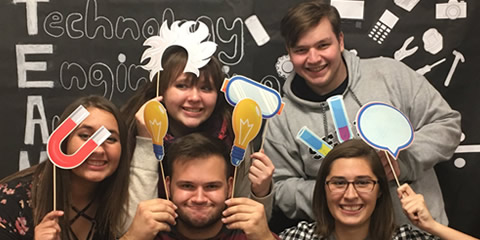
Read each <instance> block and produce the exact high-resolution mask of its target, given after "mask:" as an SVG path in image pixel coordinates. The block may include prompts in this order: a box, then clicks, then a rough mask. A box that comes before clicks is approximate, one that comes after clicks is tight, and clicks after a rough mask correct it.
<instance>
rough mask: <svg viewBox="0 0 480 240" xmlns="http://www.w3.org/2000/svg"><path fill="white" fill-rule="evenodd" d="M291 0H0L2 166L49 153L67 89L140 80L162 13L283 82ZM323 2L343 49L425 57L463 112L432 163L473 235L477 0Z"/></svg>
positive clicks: (478, 191) (221, 53)
mask: <svg viewBox="0 0 480 240" xmlns="http://www.w3.org/2000/svg"><path fill="white" fill-rule="evenodd" d="M297 2H299V0H296V1H293V0H289V1H276V0H262V1H254V0H223V1H222V0H175V1H174V0H171V1H165V0H156V1H153V0H105V1H99V0H75V1H73V0H62V1H59V0H6V1H2V2H1V3H0V62H1V64H0V73H1V75H0V106H1V109H2V110H1V114H2V118H1V120H0V121H1V126H0V129H1V131H0V132H1V136H2V139H1V140H0V143H1V144H0V151H1V153H2V156H3V157H2V159H1V161H0V177H4V176H7V175H9V174H11V173H13V172H15V171H18V170H19V169H24V168H26V167H29V166H31V165H34V164H37V163H38V162H39V160H42V159H45V158H46V153H45V144H46V142H47V138H48V136H49V134H50V133H51V132H52V128H53V127H52V126H53V125H54V123H55V122H56V121H58V115H59V114H60V113H61V111H62V110H63V108H64V107H65V106H66V105H67V104H68V103H70V102H71V101H72V100H73V99H75V98H77V97H79V96H83V95H86V94H98V95H103V96H105V97H107V98H109V99H111V100H112V101H114V102H115V103H116V104H117V105H119V106H120V105H121V104H123V103H125V101H126V100H127V99H128V98H129V97H130V96H131V95H132V93H133V92H134V91H135V90H136V89H138V88H139V86H141V85H142V84H145V82H146V81H148V72H147V71H145V70H143V69H142V68H140V67H139V66H140V65H141V63H140V62H139V59H140V56H141V54H142V53H143V51H144V50H145V47H144V46H142V44H143V41H144V40H145V39H146V38H147V37H149V36H152V35H156V34H157V33H158V29H159V26H160V25H161V24H162V22H163V21H168V22H169V23H171V22H173V21H174V20H180V19H189V20H199V21H202V22H204V23H206V24H207V25H208V26H209V28H210V31H211V33H212V34H211V36H210V40H212V41H215V42H216V43H217V44H218V46H219V48H218V50H217V53H216V56H217V57H218V58H219V59H220V61H221V62H222V64H223V65H224V71H225V72H226V73H227V74H228V75H229V76H231V75H234V74H242V75H246V76H249V77H251V78H253V79H256V80H257V81H259V82H261V83H264V84H266V85H268V86H271V87H274V88H276V89H278V90H280V88H281V85H282V84H283V82H284V79H285V76H287V75H288V74H289V73H290V72H291V71H292V69H291V65H290V64H289V62H288V58H287V57H286V52H285V49H284V47H283V42H282V39H281V37H280V33H279V22H280V19H281V17H282V16H283V14H285V12H286V10H287V9H288V8H289V7H290V6H292V5H294V4H296V3H297ZM331 2H332V4H336V6H338V8H339V9H340V10H341V14H342V18H343V27H344V28H343V30H344V32H345V35H346V37H345V38H346V39H345V44H346V48H347V49H349V50H354V51H356V52H357V54H358V55H359V56H360V57H363V58H367V57H375V56H385V57H395V58H396V59H398V60H400V61H403V62H404V63H406V64H407V65H408V66H410V67H411V68H412V69H415V70H417V69H421V68H422V67H424V66H426V67H425V68H423V69H422V70H424V71H423V72H422V74H424V75H425V76H426V77H427V78H428V79H429V81H430V82H431V83H432V84H433V85H434V86H435V87H436V88H437V89H438V90H439V91H440V93H441V94H442V95H443V97H444V98H445V99H447V101H448V102H449V103H450V105H451V106H452V107H453V108H454V109H456V110H458V111H460V112H461V114H462V130H463V133H464V134H463V135H462V142H461V145H460V146H459V148H458V149H457V151H456V154H455V155H454V156H453V158H452V160H451V161H449V162H445V163H441V164H439V165H438V166H436V170H437V173H438V177H439V179H440V183H441V185H442V189H443V193H444V198H445V201H446V210H447V214H448V216H449V219H450V225H451V226H453V227H455V228H457V229H459V230H462V231H464V232H467V233H469V234H472V235H475V236H476V237H480V229H479V228H478V226H479V222H480V206H479V204H478V203H479V202H480V187H478V185H477V184H478V183H479V182H480V174H478V173H479V172H480V161H479V160H480V159H479V158H480V154H479V152H480V131H478V125H476V124H478V123H479V120H480V108H479V107H478V106H477V105H476V103H477V102H478V99H479V97H478V95H479V93H480V79H479V74H478V69H479V67H480V64H479V63H480V54H479V53H480V52H479V51H480V48H479V47H478V43H479V42H480V31H479V27H478V24H479V23H480V14H479V10H480V2H479V1H468V2H465V1H461V2H457V1H456V0H453V1H452V0H450V2H449V1H447V0H437V1H433V0H423V1H419V0H394V1H392V0H389V1H385V0H368V1H366V0H365V1H361V0H351V1H345V0H344V1H339V0H337V1H335V0H332V1H331ZM251 16H256V17H257V19H258V21H257V20H256V19H255V17H251ZM250 17H251V18H250ZM247 19H248V20H247ZM264 30H265V31H266V32H263V31H264ZM415 49H416V51H414V50H415ZM397 50H400V51H399V52H398V53H395V52H396V51H397ZM427 65H429V66H430V68H429V66H427ZM429 70H430V71H429Z"/></svg>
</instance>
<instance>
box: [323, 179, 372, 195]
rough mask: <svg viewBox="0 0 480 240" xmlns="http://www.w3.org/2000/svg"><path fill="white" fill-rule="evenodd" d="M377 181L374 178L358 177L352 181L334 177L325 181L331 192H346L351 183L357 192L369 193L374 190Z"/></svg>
mask: <svg viewBox="0 0 480 240" xmlns="http://www.w3.org/2000/svg"><path fill="white" fill-rule="evenodd" d="M377 183H378V181H376V180H372V179H357V180H355V181H350V182H349V181H347V180H344V179H333V180H328V181H326V182H325V184H327V187H328V189H329V190H330V192H333V193H343V192H345V191H346V190H347V188H348V185H350V184H352V185H353V188H355V190H357V192H362V193H369V192H372V191H373V189H374V188H375V184H377Z"/></svg>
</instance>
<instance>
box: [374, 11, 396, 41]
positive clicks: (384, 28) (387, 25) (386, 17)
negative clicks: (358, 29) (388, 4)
mask: <svg viewBox="0 0 480 240" xmlns="http://www.w3.org/2000/svg"><path fill="white" fill-rule="evenodd" d="M397 22H398V17H397V16H395V14H393V13H392V12H390V11H388V10H385V12H383V14H382V16H381V17H380V19H379V20H378V21H377V22H376V23H375V25H374V26H373V27H372V29H371V30H370V32H369V33H368V37H369V38H371V39H373V40H374V41H375V42H377V43H378V44H382V43H383V41H384V40H385V38H387V36H388V34H389V33H390V32H391V31H392V29H393V27H394V26H395V24H397Z"/></svg>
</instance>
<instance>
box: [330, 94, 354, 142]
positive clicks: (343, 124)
mask: <svg viewBox="0 0 480 240" xmlns="http://www.w3.org/2000/svg"><path fill="white" fill-rule="evenodd" d="M327 103H328V106H329V107H330V112H331V113H332V118H333V123H334V124H335V129H336V131H337V137H338V140H339V141H340V142H341V143H342V142H345V141H347V140H348V139H351V138H353V134H352V130H351V129H350V124H349V123H348V115H347V111H346V110H345V104H344V103H343V96H342V95H335V96H332V97H329V98H328V99H327Z"/></svg>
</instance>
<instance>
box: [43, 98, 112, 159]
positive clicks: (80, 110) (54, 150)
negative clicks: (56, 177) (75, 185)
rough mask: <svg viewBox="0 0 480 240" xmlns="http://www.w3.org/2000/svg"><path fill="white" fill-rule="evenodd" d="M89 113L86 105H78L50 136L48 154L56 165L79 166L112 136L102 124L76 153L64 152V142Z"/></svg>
mask: <svg viewBox="0 0 480 240" xmlns="http://www.w3.org/2000/svg"><path fill="white" fill-rule="evenodd" d="M88 115H90V113H89V112H88V111H87V109H85V107H83V106H82V105H80V106H78V107H77V109H75V111H73V112H72V113H71V114H70V115H69V116H68V117H67V119H65V121H63V122H62V124H60V126H58V128H57V129H55V131H53V133H52V134H51V135H50V137H49V138H48V143H47V154H48V158H49V159H50V161H51V162H52V163H53V164H54V165H55V166H57V167H59V168H63V169H72V168H75V167H77V166H79V165H80V164H82V163H83V162H84V161H85V160H86V159H87V158H88V156H90V154H92V153H93V151H95V149H97V148H98V147H99V146H100V145H101V144H102V143H103V142H104V141H105V140H106V139H107V138H108V137H109V136H110V134H111V133H110V132H109V131H108V130H107V129H106V128H105V127H104V126H102V127H100V128H99V129H98V130H97V131H96V132H95V133H94V134H93V135H92V136H91V137H90V138H89V139H88V140H87V141H86V142H85V143H84V144H83V145H82V146H81V147H80V148H79V149H78V150H77V151H76V152H75V153H73V154H72V155H66V154H65V153H63V152H62V149H61V144H62V142H63V141H64V140H65V139H66V138H67V136H68V135H69V134H70V133H71V132H72V131H73V129H75V128H76V127H77V126H78V125H79V124H80V123H81V122H82V121H83V120H85V118H87V117H88Z"/></svg>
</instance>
